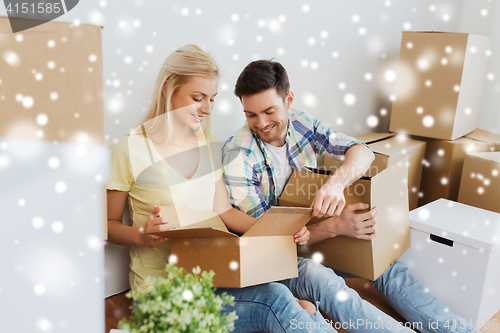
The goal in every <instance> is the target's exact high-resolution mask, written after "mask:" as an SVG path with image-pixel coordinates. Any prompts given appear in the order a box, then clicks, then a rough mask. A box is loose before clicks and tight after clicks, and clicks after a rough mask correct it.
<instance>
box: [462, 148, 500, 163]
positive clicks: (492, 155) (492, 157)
mask: <svg viewBox="0 0 500 333" xmlns="http://www.w3.org/2000/svg"><path fill="white" fill-rule="evenodd" d="M468 155H474V156H477V157H480V158H484V159H485V160H489V161H491V162H495V163H500V151H493V152H487V153H470V154H468Z"/></svg>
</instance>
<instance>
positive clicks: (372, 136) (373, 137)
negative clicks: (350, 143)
mask: <svg viewBox="0 0 500 333" xmlns="http://www.w3.org/2000/svg"><path fill="white" fill-rule="evenodd" d="M394 135H396V133H365V134H361V135H357V136H355V137H354V138H356V139H357V140H359V141H363V142H364V143H366V144H369V143H373V142H377V141H381V140H384V139H387V138H390V137H391V136H394Z"/></svg>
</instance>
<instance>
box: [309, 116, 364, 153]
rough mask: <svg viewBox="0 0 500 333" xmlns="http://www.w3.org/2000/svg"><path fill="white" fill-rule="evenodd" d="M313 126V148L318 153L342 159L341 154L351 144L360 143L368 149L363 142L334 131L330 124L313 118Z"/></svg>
mask: <svg viewBox="0 0 500 333" xmlns="http://www.w3.org/2000/svg"><path fill="white" fill-rule="evenodd" d="M313 126H314V148H315V151H316V153H317V154H318V155H322V156H328V157H331V158H333V159H335V160H337V161H342V159H343V156H344V155H345V153H346V152H347V150H348V149H349V148H350V147H351V146H352V145H355V144H362V145H364V146H365V147H367V148H368V149H370V147H368V146H367V145H366V144H365V143H364V142H362V141H359V140H356V139H355V138H353V137H352V136H348V135H345V134H342V133H340V132H336V131H334V130H333V128H332V127H331V126H330V124H328V123H324V122H321V121H320V120H318V119H316V118H314V119H313Z"/></svg>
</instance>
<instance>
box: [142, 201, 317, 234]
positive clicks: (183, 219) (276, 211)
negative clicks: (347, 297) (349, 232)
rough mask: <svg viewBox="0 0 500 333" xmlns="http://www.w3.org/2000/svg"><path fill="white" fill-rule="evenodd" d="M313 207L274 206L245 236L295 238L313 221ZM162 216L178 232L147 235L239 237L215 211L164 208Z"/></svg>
mask: <svg viewBox="0 0 500 333" xmlns="http://www.w3.org/2000/svg"><path fill="white" fill-rule="evenodd" d="M311 212H312V209H311V208H297V207H271V208H270V209H269V210H268V211H267V212H265V213H264V215H262V217H261V218H260V219H258V220H257V222H255V223H254V224H253V225H252V226H251V227H250V229H248V230H247V232H246V233H245V234H244V235H243V236H242V237H252V236H292V235H294V234H295V233H296V232H297V231H299V230H300V229H301V228H302V227H303V226H305V225H306V224H307V222H309V220H310V219H311ZM160 216H165V217H168V219H169V221H168V223H169V224H175V225H176V226H178V227H177V228H176V229H174V230H165V231H161V232H151V233H147V234H151V235H157V236H162V237H169V238H216V237H238V236H237V235H236V234H234V233H232V232H230V231H229V230H227V228H226V226H225V225H224V222H222V220H221V219H220V217H219V215H218V214H217V213H215V212H209V211H201V210H192V209H186V208H175V207H166V206H162V207H161V211H160Z"/></svg>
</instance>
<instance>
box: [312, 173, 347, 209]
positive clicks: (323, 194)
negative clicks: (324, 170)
mask: <svg viewBox="0 0 500 333" xmlns="http://www.w3.org/2000/svg"><path fill="white" fill-rule="evenodd" d="M344 187H345V186H344V185H342V184H341V183H338V182H336V181H335V180H334V179H333V178H330V179H329V180H328V181H327V182H326V183H325V184H324V185H323V186H321V188H320V189H319V191H318V193H316V196H315V197H314V199H313V202H312V204H311V207H310V208H312V209H313V211H312V213H311V216H312V217H323V216H339V215H340V213H341V212H342V209H344V205H345V198H344Z"/></svg>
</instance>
